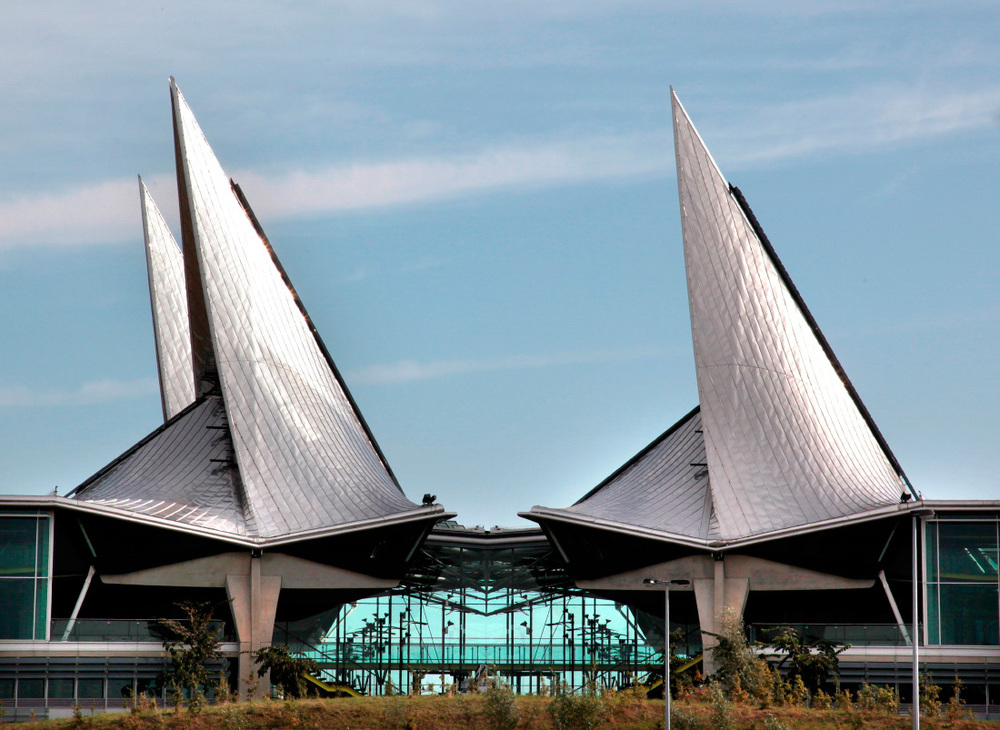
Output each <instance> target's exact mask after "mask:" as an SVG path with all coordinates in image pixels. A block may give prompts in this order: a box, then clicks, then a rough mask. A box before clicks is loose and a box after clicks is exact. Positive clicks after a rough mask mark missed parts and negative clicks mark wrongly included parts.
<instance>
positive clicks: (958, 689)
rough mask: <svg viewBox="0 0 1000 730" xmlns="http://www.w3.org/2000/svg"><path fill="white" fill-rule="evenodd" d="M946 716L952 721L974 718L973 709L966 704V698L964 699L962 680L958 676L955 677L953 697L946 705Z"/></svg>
mask: <svg viewBox="0 0 1000 730" xmlns="http://www.w3.org/2000/svg"><path fill="white" fill-rule="evenodd" d="M944 716H945V717H946V718H947V719H948V722H951V723H955V722H959V721H960V720H971V719H972V710H970V709H969V708H968V707H967V706H966V704H965V700H963V699H962V680H961V679H959V678H958V677H955V684H954V685H953V686H952V693H951V697H950V698H949V699H948V703H947V704H946V705H945V706H944Z"/></svg>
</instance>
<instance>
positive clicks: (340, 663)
mask: <svg viewBox="0 0 1000 730" xmlns="http://www.w3.org/2000/svg"><path fill="white" fill-rule="evenodd" d="M494 529H495V530H496V529H498V528H494ZM453 534H454V537H452V539H451V540H448V541H445V539H446V538H447V537H448V535H447V533H446V532H445V531H444V530H442V529H440V528H439V530H438V532H436V533H435V534H434V535H432V537H431V538H430V539H429V540H428V541H427V543H425V544H424V546H423V547H422V549H421V550H420V551H419V553H418V555H417V556H416V558H415V560H414V562H413V564H412V565H411V568H410V572H409V574H408V575H407V577H406V578H405V579H404V581H403V582H402V584H401V585H400V586H399V587H398V588H397V589H394V590H392V591H390V592H387V593H385V594H383V595H380V596H374V597H372V598H366V599H363V600H360V601H356V602H354V603H350V604H347V605H344V606H340V607H338V608H337V609H336V610H335V611H333V612H328V613H325V614H323V618H324V620H323V621H322V622H314V621H312V620H307V621H305V622H302V623H301V624H300V625H296V624H285V623H282V624H279V625H277V626H276V630H275V637H274V639H275V641H276V642H278V643H282V644H288V645H289V646H291V647H293V649H295V650H297V651H299V652H301V653H303V654H304V655H306V656H309V657H310V658H311V659H313V660H315V661H316V662H317V663H318V664H319V665H320V667H321V668H322V677H323V679H324V680H326V681H328V682H330V683H332V684H341V685H350V686H353V687H354V688H355V689H358V690H361V691H363V692H365V693H369V694H379V693H382V692H384V691H386V688H387V687H388V686H390V685H391V686H392V687H393V688H394V689H395V690H402V691H404V692H405V691H409V690H410V689H411V683H412V682H413V681H414V677H415V676H417V677H422V679H421V687H422V689H423V690H424V691H441V689H442V688H443V687H448V686H454V687H455V688H456V689H458V690H460V691H465V690H467V689H470V688H471V687H472V686H473V685H474V684H476V682H477V681H478V680H477V678H478V677H480V676H481V674H482V672H483V671H484V670H485V668H486V667H489V668H490V671H491V672H495V673H496V674H498V675H500V676H502V677H504V679H505V680H506V681H508V682H509V683H510V684H511V685H512V686H513V687H514V688H515V691H517V692H519V693H526V692H538V691H540V690H541V688H542V687H543V686H544V687H549V688H551V687H553V686H559V685H560V684H562V683H563V682H565V683H567V684H568V685H569V686H571V687H573V688H575V689H578V688H580V687H582V686H584V685H586V684H588V683H591V682H592V683H594V684H596V685H599V686H606V687H613V686H619V687H620V686H626V685H628V684H630V683H631V682H632V681H634V680H635V678H637V677H639V676H646V675H648V674H649V673H650V672H658V671H659V668H660V667H662V664H663V629H662V625H663V619H662V617H660V616H650V615H648V614H645V613H644V612H641V611H637V610H634V609H632V608H630V607H628V606H625V605H623V604H619V603H615V602H614V601H611V600H606V599H601V598H595V597H593V596H589V595H585V594H584V593H583V592H582V591H580V590H578V589H576V588H575V587H574V586H573V584H572V582H571V581H570V580H569V578H568V577H567V576H566V574H565V572H564V570H563V568H562V566H561V563H560V562H559V561H558V560H556V559H555V558H554V556H553V555H552V549H551V546H550V545H549V544H548V543H547V542H546V541H545V540H544V538H541V537H540V536H533V537H529V538H524V539H508V540H506V541H504V542H503V543H501V544H502V546H500V545H495V544H491V543H490V541H489V540H488V539H476V536H475V534H472V536H471V537H470V531H463V530H462V529H461V528H460V529H458V530H455V531H454V532H453ZM479 534H482V533H479ZM500 534H501V535H502V534H503V533H502V532H501V533H500ZM443 537H444V538H445V539H443ZM498 542H499V541H498ZM316 618H318V617H316ZM320 623H321V624H322V625H323V626H324V627H325V628H324V629H323V630H322V632H321V633H319V634H316V633H315V632H314V630H315V628H316V626H317V625H319V624H320ZM673 626H674V628H675V629H678V628H680V629H682V630H683V631H684V634H685V639H684V640H682V641H681V642H680V643H679V644H677V645H675V647H674V651H675V653H676V655H678V656H680V657H682V658H685V659H688V660H690V659H692V658H693V657H694V656H695V655H697V654H698V653H700V651H701V635H700V633H699V632H698V630H697V626H686V625H681V624H676V623H675V624H673ZM311 630H312V632H311ZM432 685H433V686H434V688H436V689H432ZM414 689H415V688H414Z"/></svg>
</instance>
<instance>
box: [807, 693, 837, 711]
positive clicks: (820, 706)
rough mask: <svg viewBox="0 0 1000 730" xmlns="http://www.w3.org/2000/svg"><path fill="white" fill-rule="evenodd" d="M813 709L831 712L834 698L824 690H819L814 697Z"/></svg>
mask: <svg viewBox="0 0 1000 730" xmlns="http://www.w3.org/2000/svg"><path fill="white" fill-rule="evenodd" d="M812 707H813V709H815V710H829V709H830V708H831V707H833V698H832V697H831V696H830V695H828V694H827V693H826V692H824V691H823V690H821V689H818V690H816V694H814V695H813V698H812Z"/></svg>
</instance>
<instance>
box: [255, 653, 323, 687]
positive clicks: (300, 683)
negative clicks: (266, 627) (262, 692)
mask: <svg viewBox="0 0 1000 730" xmlns="http://www.w3.org/2000/svg"><path fill="white" fill-rule="evenodd" d="M252 654H253V657H254V664H256V665H257V676H258V677H263V676H264V675H265V674H267V673H268V672H270V673H271V684H273V685H274V686H276V687H279V688H280V689H281V691H282V693H283V695H284V697H285V698H290V697H303V696H304V695H305V690H306V680H305V677H304V676H303V675H304V674H316V673H317V672H319V665H318V664H317V663H316V662H314V661H313V660H312V659H307V658H304V657H297V656H294V655H293V654H292V653H291V652H290V651H289V650H288V647H287V646H284V645H283V644H272V645H271V646H265V647H263V648H261V649H258V650H257V651H255V652H252Z"/></svg>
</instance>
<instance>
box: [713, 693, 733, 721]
mask: <svg viewBox="0 0 1000 730" xmlns="http://www.w3.org/2000/svg"><path fill="white" fill-rule="evenodd" d="M711 726H712V727H713V728H714V729H715V730H733V728H734V727H735V725H734V724H733V705H732V703H731V702H730V701H729V700H728V699H726V694H725V692H723V690H722V687H721V686H720V685H718V684H713V685H712V716H711Z"/></svg>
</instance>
